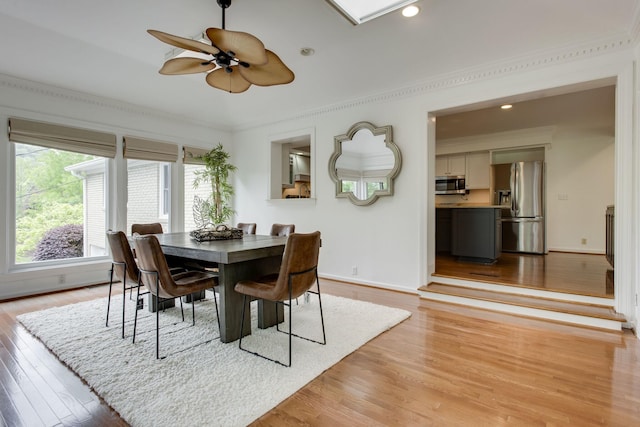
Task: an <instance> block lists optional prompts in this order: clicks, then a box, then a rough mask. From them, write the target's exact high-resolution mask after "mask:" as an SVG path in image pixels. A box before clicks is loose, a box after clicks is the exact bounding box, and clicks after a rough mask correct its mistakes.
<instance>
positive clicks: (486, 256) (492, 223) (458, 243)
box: [450, 205, 502, 263]
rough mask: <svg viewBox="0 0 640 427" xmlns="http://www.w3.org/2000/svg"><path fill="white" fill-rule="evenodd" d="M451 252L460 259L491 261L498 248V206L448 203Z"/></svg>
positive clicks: (498, 252) (499, 233) (498, 255)
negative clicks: (461, 205)
mask: <svg viewBox="0 0 640 427" xmlns="http://www.w3.org/2000/svg"><path fill="white" fill-rule="evenodd" d="M450 211H451V255H453V256H456V257H459V258H460V259H461V260H464V261H471V262H481V263H493V262H495V261H496V260H497V259H498V258H499V257H500V254H501V251H502V229H501V223H500V218H501V209H500V207H499V206H493V205H487V206H477V205H476V206H468V207H459V206H456V207H451V208H450Z"/></svg>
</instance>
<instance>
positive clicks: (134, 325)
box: [123, 277, 142, 344]
mask: <svg viewBox="0 0 640 427" xmlns="http://www.w3.org/2000/svg"><path fill="white" fill-rule="evenodd" d="M141 281H142V277H138V290H137V292H136V315H135V316H134V318H133V341H132V342H133V343H134V344H135V342H136V326H138V307H137V304H138V300H139V299H140V285H141ZM123 297H124V295H123Z"/></svg>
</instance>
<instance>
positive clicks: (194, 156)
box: [182, 147, 210, 165]
mask: <svg viewBox="0 0 640 427" xmlns="http://www.w3.org/2000/svg"><path fill="white" fill-rule="evenodd" d="M209 151H210V150H207V149H205V148H197V147H183V149H182V163H184V164H185V165H204V161H203V160H202V159H199V157H201V156H204V155H205V154H207V153H208V152H209Z"/></svg>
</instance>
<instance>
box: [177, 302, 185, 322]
mask: <svg viewBox="0 0 640 427" xmlns="http://www.w3.org/2000/svg"><path fill="white" fill-rule="evenodd" d="M178 299H179V300H180V311H181V312H182V321H183V322H184V307H183V306H182V297H179V298H178Z"/></svg>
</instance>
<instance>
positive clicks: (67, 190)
mask: <svg viewBox="0 0 640 427" xmlns="http://www.w3.org/2000/svg"><path fill="white" fill-rule="evenodd" d="M8 130H9V141H11V142H13V145H12V147H11V149H12V152H13V160H14V162H13V172H14V176H13V178H14V191H15V193H14V194H15V198H14V200H13V214H14V215H13V219H14V229H13V242H14V251H13V264H16V265H20V264H22V265H24V264H28V263H34V262H51V261H56V262H57V263H61V262H63V260H72V261H73V262H77V260H78V259H79V258H86V257H93V256H102V255H104V254H105V253H106V251H105V249H106V244H105V224H106V221H105V209H104V207H105V185H104V182H105V172H106V169H107V167H106V166H107V163H108V162H107V160H108V159H109V158H113V157H114V156H115V154H116V136H115V135H114V134H111V133H105V132H98V131H93V130H89V129H81V128H75V127H69V126H64V125H58V124H53V123H46V122H39V121H33V120H29V119H23V118H15V117H11V118H9V126H8Z"/></svg>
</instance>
